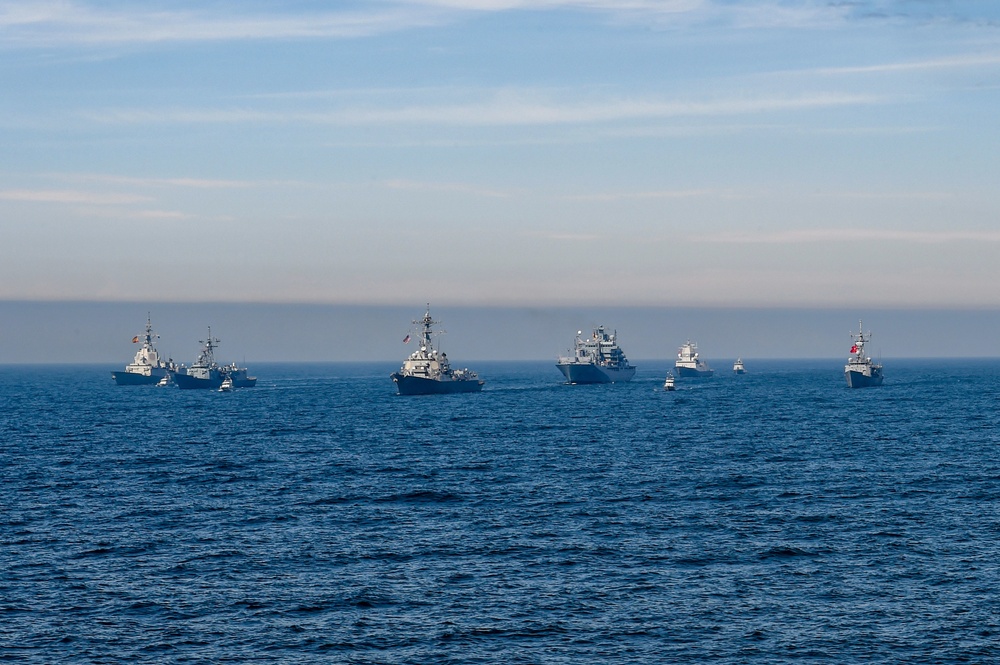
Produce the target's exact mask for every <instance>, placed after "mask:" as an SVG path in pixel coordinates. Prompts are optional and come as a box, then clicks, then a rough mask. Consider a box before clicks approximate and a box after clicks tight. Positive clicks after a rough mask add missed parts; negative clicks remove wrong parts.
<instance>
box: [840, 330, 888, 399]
mask: <svg viewBox="0 0 1000 665" xmlns="http://www.w3.org/2000/svg"><path fill="white" fill-rule="evenodd" d="M851 337H853V338H854V345H853V346H851V355H850V357H849V358H848V359H847V364H846V365H844V377H845V378H846V379H847V387H848V388H868V387H870V386H881V385H882V365H880V364H878V363H873V362H872V359H871V358H869V357H868V356H866V355H865V344H866V343H868V342H869V341H871V338H872V333H871V331H868V336H867V337H865V334H864V327H863V325H862V323H861V321H858V333H857V335H855V334H854V333H851Z"/></svg>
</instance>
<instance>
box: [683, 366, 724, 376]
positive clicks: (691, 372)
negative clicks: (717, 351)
mask: <svg viewBox="0 0 1000 665" xmlns="http://www.w3.org/2000/svg"><path fill="white" fill-rule="evenodd" d="M674 371H675V372H677V378H679V379H707V378H709V377H711V376H714V375H715V370H714V369H704V370H702V369H692V368H691V367H677V366H675V367H674Z"/></svg>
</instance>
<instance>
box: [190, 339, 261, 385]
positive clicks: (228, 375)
mask: <svg viewBox="0 0 1000 665" xmlns="http://www.w3.org/2000/svg"><path fill="white" fill-rule="evenodd" d="M200 343H201V344H203V345H204V346H203V347H202V349H201V353H199V354H198V359H197V360H195V362H194V363H193V364H192V365H191V366H190V367H180V368H178V369H177V371H175V372H174V373H173V381H174V383H175V384H177V387H178V388H180V389H182V390H199V389H200V390H218V389H219V388H221V387H222V384H223V382H224V381H226V379H229V380H230V382H229V383H227V385H228V386H231V387H233V388H252V387H253V386H255V385H257V377H255V376H250V375H249V371H248V370H247V368H245V367H239V366H238V365H237V364H236V363H231V364H229V365H219V364H218V363H217V362H215V349H216V348H218V346H219V344H220V341H219V339H218V338H214V339H213V338H212V328H211V327H209V329H208V338H207V339H206V340H205V341H202V342H200Z"/></svg>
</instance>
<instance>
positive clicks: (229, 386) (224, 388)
mask: <svg viewBox="0 0 1000 665" xmlns="http://www.w3.org/2000/svg"><path fill="white" fill-rule="evenodd" d="M232 390H233V380H232V379H231V378H230V377H228V376H227V377H226V378H225V379H223V380H222V385H221V386H219V392H220V393H228V392H232Z"/></svg>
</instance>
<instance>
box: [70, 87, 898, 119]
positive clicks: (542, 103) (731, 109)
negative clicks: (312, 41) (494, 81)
mask: <svg viewBox="0 0 1000 665" xmlns="http://www.w3.org/2000/svg"><path fill="white" fill-rule="evenodd" d="M889 101H891V99H890V98H889V97H887V96H883V95H876V94H854V93H839V92H820V93H808V94H800V95H794V94H791V95H774V96H741V97H728V98H717V99H708V100H669V99H657V98H648V97H647V98H642V97H635V98H629V99H606V100H601V101H587V102H579V101H572V100H570V101H563V100H556V99H545V98H540V97H539V95H537V94H536V93H524V94H521V93H518V92H517V91H503V92H499V93H495V94H494V95H492V97H490V98H488V99H484V100H482V101H478V102H474V103H455V104H450V105H448V104H436V105H411V106H403V107H396V108H386V107H371V108H360V107H354V108H340V109H331V110H327V111H306V112H303V111H289V110H261V109H245V108H244V109H107V110H102V111H94V112H88V113H86V114H85V117H86V118H87V119H89V120H91V121H95V122H103V123H108V124H216V123H227V124H232V123H248V124H272V123H302V124H315V125H322V124H328V125H406V124H409V125H459V126H470V127H475V126H529V125H541V126H544V125H558V124H589V123H610V122H622V121H630V120H650V119H664V118H683V117H708V116H718V117H722V116H738V115H750V114H763V113H773V112H783V111H808V110H812V109H824V108H833V107H846V106H860V105H877V104H884V103H888V102H889Z"/></svg>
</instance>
